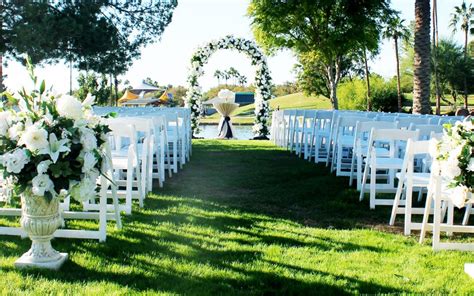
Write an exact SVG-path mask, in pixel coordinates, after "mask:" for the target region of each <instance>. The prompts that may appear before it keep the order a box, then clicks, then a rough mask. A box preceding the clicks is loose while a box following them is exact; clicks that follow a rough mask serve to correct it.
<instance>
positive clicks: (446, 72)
mask: <svg viewBox="0 0 474 296" xmlns="http://www.w3.org/2000/svg"><path fill="white" fill-rule="evenodd" d="M436 57H437V58H436V63H437V64H438V71H439V80H440V89H441V93H442V95H444V94H446V93H449V94H451V96H452V97H453V99H454V102H455V103H456V100H457V96H458V93H462V92H463V90H464V78H466V81H467V82H468V85H473V83H474V72H473V71H472V69H474V59H473V58H471V57H468V58H467V59H466V58H465V57H464V50H463V47H462V46H461V45H458V44H456V43H455V42H454V41H453V40H450V39H441V40H440V42H439V45H438V47H437V48H436ZM433 62H434V61H433ZM465 73H468V75H467V76H466V75H465ZM469 90H471V91H472V87H471V89H469V88H468V91H469Z"/></svg>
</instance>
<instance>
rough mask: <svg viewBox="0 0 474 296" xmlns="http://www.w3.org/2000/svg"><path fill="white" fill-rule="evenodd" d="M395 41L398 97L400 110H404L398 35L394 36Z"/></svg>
mask: <svg viewBox="0 0 474 296" xmlns="http://www.w3.org/2000/svg"><path fill="white" fill-rule="evenodd" d="M393 41H394V42H395V61H396V64H397V97H398V112H402V87H401V83H400V57H399V56H398V37H397V36H395V38H393Z"/></svg>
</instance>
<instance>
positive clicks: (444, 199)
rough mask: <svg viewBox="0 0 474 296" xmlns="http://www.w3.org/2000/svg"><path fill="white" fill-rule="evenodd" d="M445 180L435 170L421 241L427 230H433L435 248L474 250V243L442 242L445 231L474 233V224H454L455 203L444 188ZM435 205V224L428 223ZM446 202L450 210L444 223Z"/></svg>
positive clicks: (428, 196) (431, 178)
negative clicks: (431, 208)
mask: <svg viewBox="0 0 474 296" xmlns="http://www.w3.org/2000/svg"><path fill="white" fill-rule="evenodd" d="M442 183H443V181H442V177H441V175H440V171H439V170H438V171H436V170H433V171H432V172H431V177H430V185H429V191H428V195H427V198H426V206H425V211H424V215H423V221H422V226H421V232H420V241H419V242H420V243H423V240H424V238H425V235H426V232H427V231H428V230H432V231H433V239H432V247H433V250H435V251H438V250H460V251H474V243H462V242H441V232H442V231H445V232H447V233H448V234H452V233H454V232H457V233H474V226H470V225H454V223H453V220H454V219H453V216H454V215H453V205H452V202H451V198H450V194H452V193H451V192H449V191H445V190H444V189H443V184H442ZM432 202H434V206H433V212H434V213H433V216H434V217H433V224H432V225H430V224H428V218H429V215H430V206H431V204H432ZM445 203H447V204H448V207H449V209H450V210H449V211H448V216H447V221H446V223H443V220H444V218H443V208H444V205H445Z"/></svg>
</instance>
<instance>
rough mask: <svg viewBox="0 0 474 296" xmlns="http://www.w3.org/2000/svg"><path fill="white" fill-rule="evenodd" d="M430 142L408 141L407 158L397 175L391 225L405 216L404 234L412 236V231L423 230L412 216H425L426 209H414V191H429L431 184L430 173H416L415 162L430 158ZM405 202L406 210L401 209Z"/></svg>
mask: <svg viewBox="0 0 474 296" xmlns="http://www.w3.org/2000/svg"><path fill="white" fill-rule="evenodd" d="M429 147H430V141H426V140H425V141H413V140H411V139H408V141H407V146H406V150H405V158H404V160H403V167H402V170H401V171H400V173H397V174H396V177H397V178H398V187H397V192H396V194H395V200H394V202H393V207H392V214H391V216H390V222H389V224H390V225H394V223H395V219H396V216H397V214H404V215H405V222H404V225H405V226H404V233H405V235H410V234H411V231H412V230H415V229H416V230H419V229H421V223H413V222H412V215H414V214H417V215H423V213H424V208H413V206H412V196H413V189H414V188H417V189H418V190H421V189H428V186H429V183H430V173H428V172H422V171H419V172H416V171H415V161H416V160H417V159H416V158H417V157H418V159H419V157H420V156H421V157H423V158H425V157H429ZM403 200H404V208H402V207H401V205H402V201H403Z"/></svg>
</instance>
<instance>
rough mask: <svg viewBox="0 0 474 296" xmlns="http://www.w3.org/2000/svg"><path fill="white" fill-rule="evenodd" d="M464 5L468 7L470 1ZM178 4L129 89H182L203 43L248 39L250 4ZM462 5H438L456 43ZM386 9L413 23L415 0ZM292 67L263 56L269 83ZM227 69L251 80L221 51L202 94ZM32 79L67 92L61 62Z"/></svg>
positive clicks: (13, 71) (14, 78)
mask: <svg viewBox="0 0 474 296" xmlns="http://www.w3.org/2000/svg"><path fill="white" fill-rule="evenodd" d="M467 2H468V3H469V0H468V1H467ZM178 3H179V4H178V6H177V8H176V9H175V10H174V14H173V19H172V21H171V23H170V24H169V25H168V27H167V28H166V29H165V32H164V33H163V35H162V36H161V39H158V40H157V41H156V42H155V43H153V44H150V45H148V46H147V47H145V48H143V49H142V55H141V58H140V59H138V60H136V61H135V62H134V63H133V66H132V67H131V68H130V69H129V71H128V72H127V73H126V74H125V75H124V76H122V77H119V78H120V79H122V80H123V81H124V80H129V81H130V83H131V85H132V86H133V85H137V84H138V83H140V81H142V80H143V79H145V78H146V77H150V78H152V79H153V80H156V81H158V82H159V83H160V84H161V85H167V84H172V85H185V84H186V78H187V75H188V65H189V59H190V58H191V55H192V54H193V52H194V51H195V50H196V48H198V47H199V46H201V45H202V44H204V43H207V42H209V41H210V40H213V39H219V38H221V37H223V36H226V35H234V36H236V37H242V38H247V39H252V40H253V34H252V31H251V27H250V19H249V18H248V17H247V16H246V9H247V6H248V3H249V0H179V1H178ZM461 3H462V0H438V26H439V34H440V37H453V38H454V39H455V40H456V41H458V42H460V43H461V42H462V40H463V39H462V33H460V32H458V33H457V34H456V35H454V36H452V34H451V29H450V28H449V20H450V14H451V12H452V11H453V7H454V6H456V5H460V4H461ZM391 5H392V7H393V8H394V9H396V10H399V11H400V12H401V16H402V18H404V19H406V23H409V22H410V21H411V20H413V19H414V9H415V8H414V0H392V1H391ZM394 55H395V52H394V48H393V45H392V42H390V41H388V40H385V41H384V42H383V44H382V47H381V53H380V55H379V56H378V57H376V58H375V59H374V60H373V61H372V62H371V64H370V67H371V71H372V72H375V73H378V74H381V75H382V76H384V77H387V78H388V77H392V76H393V75H395V60H394ZM295 63H296V58H295V57H294V56H293V54H292V53H291V51H289V50H284V51H280V52H278V53H277V54H276V55H275V56H271V57H268V65H269V68H270V71H271V75H272V78H273V81H274V83H276V84H279V83H284V82H286V81H294V80H295V73H294V71H293V68H294V64H295ZM230 67H234V68H236V69H237V70H238V71H239V72H240V73H241V74H243V75H245V76H247V78H248V81H249V82H252V81H253V79H254V73H253V71H254V70H253V67H252V66H251V65H250V60H249V59H248V58H247V57H246V56H245V55H244V54H243V53H239V52H237V51H232V50H221V51H217V52H216V53H214V54H213V55H212V57H211V58H210V59H209V62H208V64H207V65H206V66H205V67H204V71H205V74H204V75H203V76H202V77H201V78H200V80H199V82H200V84H201V86H202V87H203V89H204V90H206V89H209V88H211V87H214V86H216V85H217V80H216V78H214V77H213V74H214V72H215V70H217V69H219V70H226V69H229V68H230ZM4 73H5V74H7V79H6V81H5V84H6V86H7V88H8V89H10V90H18V89H20V88H21V87H23V86H25V87H26V88H29V87H30V85H29V84H26V85H25V82H27V81H29V80H28V75H27V72H26V70H25V68H24V67H23V66H22V65H21V64H19V63H18V62H15V61H11V60H7V67H6V68H4ZM37 76H38V77H39V78H40V79H46V81H47V84H48V85H54V89H55V90H56V91H57V92H67V91H68V90H69V68H68V65H66V64H64V63H59V64H56V65H45V66H40V67H37ZM77 77H78V72H77V71H73V88H77V81H76V80H77Z"/></svg>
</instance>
